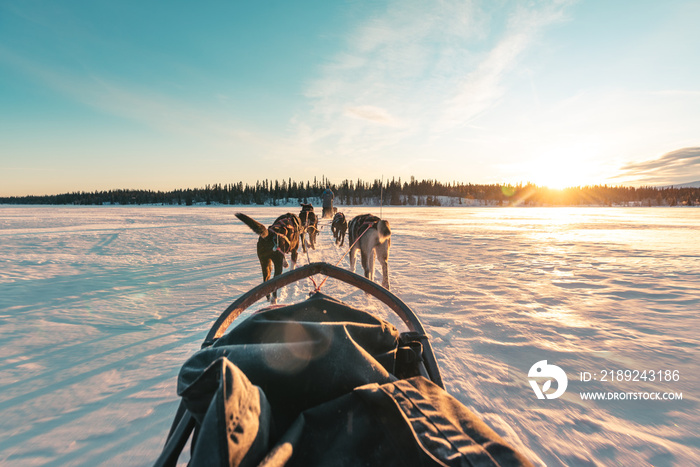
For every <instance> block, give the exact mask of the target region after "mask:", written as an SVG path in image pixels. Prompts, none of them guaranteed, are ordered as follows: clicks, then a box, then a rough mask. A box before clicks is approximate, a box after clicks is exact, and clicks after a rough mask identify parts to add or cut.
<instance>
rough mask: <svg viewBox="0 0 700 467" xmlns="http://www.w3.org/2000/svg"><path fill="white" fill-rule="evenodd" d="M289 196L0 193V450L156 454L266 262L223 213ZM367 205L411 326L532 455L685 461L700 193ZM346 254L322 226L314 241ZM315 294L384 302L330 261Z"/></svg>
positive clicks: (477, 405)
mask: <svg viewBox="0 0 700 467" xmlns="http://www.w3.org/2000/svg"><path fill="white" fill-rule="evenodd" d="M340 209H341V210H342V211H344V212H345V213H346V215H347V216H349V217H351V216H354V215H358V214H362V213H365V212H372V213H374V214H379V209H378V208H365V207H340ZM287 210H288V209H287V208H284V207H276V208H272V207H257V208H256V207H199V206H196V207H150V206H149V207H117V206H103V207H72V206H71V207H18V206H0V348H1V349H2V352H1V354H0V370H1V371H0V419H1V420H2V424H1V426H0V464H2V465H7V466H31V465H45V464H51V465H84V466H88V465H90V466H93V465H149V464H151V463H152V462H153V461H154V460H155V459H156V457H157V456H158V454H159V453H160V450H161V448H162V445H163V443H164V440H165V436H166V434H167V431H168V429H169V426H170V423H171V421H172V417H173V416H174V413H175V409H176V407H177V403H178V400H177V396H176V393H175V380H176V376H177V373H178V371H179V367H180V365H181V364H182V363H183V362H184V361H185V359H186V358H187V357H188V356H189V355H191V354H192V353H194V352H195V351H196V350H197V349H198V348H199V346H200V344H201V341H202V340H203V338H204V336H205V334H206V332H207V331H208V329H209V327H210V326H211V324H212V323H213V321H214V320H215V319H216V317H217V316H218V315H219V314H220V313H221V312H222V311H223V310H224V309H225V308H226V307H227V306H228V304H229V303H231V302H232V301H233V300H235V299H236V298H237V297H238V296H239V295H240V294H242V293H244V292H246V291H247V290H249V289H250V288H252V287H253V286H255V285H257V284H258V283H259V282H260V280H261V274H260V267H259V263H258V261H257V258H256V255H255V243H256V237H255V235H254V234H253V233H252V232H251V231H250V230H249V229H248V228H247V227H246V226H245V225H243V224H242V223H241V222H240V221H238V220H237V219H236V218H235V217H234V213H235V212H239V211H240V212H245V213H247V214H248V215H250V216H252V217H254V218H256V219H257V220H259V221H261V222H262V223H264V224H265V225H269V224H270V223H271V222H272V221H273V220H274V218H275V217H277V216H278V215H279V214H282V213H284V212H286V211H287ZM291 210H293V212H296V213H298V209H297V208H291ZM382 214H383V216H382V217H384V218H385V219H388V220H389V221H390V222H391V225H392V231H393V233H392V248H391V257H390V260H389V263H390V278H391V284H392V291H393V292H394V293H396V294H397V295H398V296H399V297H400V298H402V299H403V300H404V301H405V302H406V303H407V304H408V305H409V306H411V307H412V308H413V310H414V311H415V312H416V313H417V314H418V315H419V316H420V318H421V320H422V321H423V323H424V325H425V326H426V328H427V330H428V332H429V334H430V336H431V338H432V341H433V345H434V347H435V351H436V354H437V358H438V361H439V363H440V365H441V370H442V374H443V378H444V380H445V383H446V386H447V389H448V391H449V392H450V393H451V394H452V395H454V396H455V397H457V398H458V399H459V400H460V401H462V402H463V403H464V404H466V405H467V406H468V407H469V408H471V409H472V410H474V411H476V412H477V413H479V414H480V415H481V416H482V417H483V418H484V420H485V421H486V422H487V423H488V424H489V425H490V426H491V427H492V428H494V429H495V430H496V431H497V432H498V433H500V434H501V435H503V436H504V437H505V438H506V439H507V440H508V441H509V442H511V443H512V444H514V445H515V446H516V447H518V448H520V449H521V450H522V451H523V452H524V454H525V455H526V456H528V457H529V458H530V459H531V460H532V461H533V462H534V463H535V464H537V465H549V466H558V465H576V466H578V465H601V466H603V465H639V466H642V465H648V464H652V465H654V466H657V467H658V466H671V465H673V466H687V465H700V441H699V438H698V430H699V429H700V408H699V406H698V403H699V396H700V392H699V391H700V390H699V389H698V387H700V376H699V375H700V363H699V362H700V354H699V346H698V344H699V342H700V332H698V329H700V318H699V317H698V315H699V313H698V312H699V311H700V209H695V208H406V207H401V208H384V209H383V211H382ZM326 222H327V221H326ZM343 253H344V250H341V249H339V248H337V247H336V246H335V245H334V244H333V242H332V238H331V234H330V229H329V228H328V226H326V227H324V229H323V230H322V231H321V233H320V236H319V245H318V249H317V250H315V251H312V252H311V253H310V259H311V261H327V262H331V263H335V262H336V261H338V259H339V258H340V257H341V255H342V254H343ZM306 262H307V257H306V256H305V255H302V256H301V264H305V263H306ZM341 264H342V265H343V266H345V267H347V265H348V262H347V259H345V260H343V262H342V263H341ZM358 271H359V270H358ZM377 276H378V277H381V274H380V270H379V268H378V272H377ZM310 290H311V286H310V283H309V284H308V286H307V284H303V283H301V284H296V285H293V286H291V287H288V288H287V289H285V290H284V291H283V292H282V295H281V297H282V300H281V302H283V303H284V302H292V301H299V300H301V299H303V298H304V297H305V296H306V294H307V292H309V291H310ZM324 292H325V293H327V294H329V295H332V296H334V297H336V298H338V299H341V300H344V301H347V302H348V303H350V304H353V305H356V306H361V307H363V308H365V309H368V311H372V312H376V313H378V314H380V315H382V316H384V317H387V316H388V315H387V312H386V310H384V309H383V308H382V307H381V306H380V305H378V304H377V303H375V302H373V301H372V300H370V299H368V298H367V297H366V296H365V295H364V294H362V293H357V292H355V291H352V290H351V289H350V287H349V286H346V285H344V284H339V283H336V282H334V281H333V280H332V279H329V281H328V282H327V284H326V285H325V286H324ZM261 305H263V304H262V303H261ZM392 322H394V323H395V324H399V323H398V322H397V321H396V320H392ZM541 360H547V361H548V362H549V364H554V365H557V366H559V367H560V368H562V369H563V370H564V371H565V372H566V376H567V378H568V387H567V390H566V392H565V393H564V394H563V395H562V396H561V397H559V398H556V399H543V400H540V399H538V398H537V397H536V394H535V392H534V390H533V387H531V385H530V381H529V379H528V371H529V369H530V367H532V366H533V365H534V364H535V363H536V362H538V361H541ZM618 370H619V371H618ZM626 370H628V372H626ZM550 393H551V391H550ZM582 393H584V395H585V394H590V393H596V394H603V396H598V397H609V398H610V399H609V400H608V399H605V400H585V397H584V396H582ZM608 394H610V396H607V395H608ZM635 395H636V396H635ZM679 396H681V397H682V399H680V398H679ZM594 397H595V396H594ZM657 398H658V399H659V400H652V399H657Z"/></svg>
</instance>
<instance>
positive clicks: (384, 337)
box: [155, 263, 531, 466]
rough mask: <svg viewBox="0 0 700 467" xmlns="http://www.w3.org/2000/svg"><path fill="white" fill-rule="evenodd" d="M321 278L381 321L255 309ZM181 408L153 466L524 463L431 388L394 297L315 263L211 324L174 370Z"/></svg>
mask: <svg viewBox="0 0 700 467" xmlns="http://www.w3.org/2000/svg"><path fill="white" fill-rule="evenodd" d="M317 274H321V275H325V276H328V277H332V278H335V279H338V280H340V281H343V282H346V283H348V284H350V285H353V286H354V287H357V288H359V289H361V290H363V291H365V292H366V293H368V294H370V295H371V296H373V297H375V298H376V299H378V300H380V301H381V302H383V303H384V304H386V305H387V306H388V307H389V308H390V309H391V310H392V311H393V312H394V313H396V314H397V315H398V316H399V317H400V318H401V319H402V320H403V322H404V323H405V324H406V327H407V328H408V332H404V333H399V331H398V330H397V329H396V327H394V326H393V325H392V324H390V323H388V322H386V321H384V320H382V319H380V318H377V317H375V316H373V315H371V314H370V313H367V312H365V311H362V310H359V309H356V308H353V307H351V306H348V305H346V304H344V303H342V302H340V301H338V300H335V299H333V298H331V297H329V296H327V295H324V294H322V293H321V292H320V291H319V287H317V288H316V290H315V291H314V292H313V293H312V295H311V296H310V298H308V299H307V300H305V301H302V302H300V303H296V304H292V305H285V306H273V307H269V308H266V309H263V310H261V311H259V312H257V313H255V314H253V315H252V316H249V317H247V318H246V319H245V320H243V321H241V322H240V323H238V324H237V325H236V326H235V327H233V328H232V329H230V330H228V328H229V327H230V325H231V324H232V323H233V322H234V320H235V319H236V318H237V317H239V316H240V315H241V313H242V312H243V311H244V310H246V309H247V308H248V307H250V306H251V305H252V304H254V303H255V302H257V301H258V300H260V299H262V298H264V297H265V296H267V295H268V294H271V293H272V292H273V291H275V290H277V289H279V288H281V287H284V286H286V285H289V284H291V283H294V282H297V281H299V280H302V279H305V278H307V277H311V276H314V275H317ZM177 392H178V395H180V396H181V398H182V401H181V403H180V407H179V409H178V411H177V413H176V415H175V420H174V421H173V424H172V427H171V430H170V433H169V435H168V438H167V441H166V444H165V447H164V449H163V452H162V453H161V455H160V457H159V458H158V460H157V462H156V464H155V465H156V466H171V465H175V464H176V463H177V460H178V458H179V456H180V453H181V451H182V449H183V447H184V446H185V444H186V443H187V440H188V439H189V438H190V435H191V434H192V440H191V446H190V462H189V465H190V466H202V465H207V466H209V465H231V466H250V465H264V466H313V465H330V466H335V465H341V466H343V465H346V466H351V465H370V466H373V465H377V466H393V465H396V466H399V465H401V466H411V465H420V466H444V465H470V466H471V465H479V466H481V465H483V466H487V465H488V466H511V465H531V464H530V463H529V461H527V460H526V459H525V458H524V457H523V456H522V455H521V454H520V453H518V452H516V451H515V450H514V449H513V448H511V447H510V446H509V445H508V444H506V443H505V442H504V441H503V440H502V439H501V438H500V437H499V436H498V435H497V434H496V433H495V432H494V431H493V430H491V429H490V428H489V427H487V426H486V425H485V424H484V423H483V422H482V421H481V420H480V419H479V418H478V416H476V415H475V414H474V413H472V412H471V411H469V410H468V409H467V408H466V407H465V406H463V405H462V404H461V403H460V402H459V401H457V400H456V399H455V398H453V397H452V396H450V395H449V394H448V393H447V392H446V391H445V389H444V387H443V382H442V378H441V376H440V370H439V368H438V364H437V361H436V360H435V355H434V353H433V350H432V347H431V345H430V342H429V340H428V337H427V336H426V334H425V331H424V329H423V326H422V325H421V323H420V321H419V320H418V318H417V317H416V315H415V314H414V313H413V312H412V311H411V309H410V308H409V307H408V306H406V304H404V303H403V302H402V301H401V300H400V299H399V298H398V297H396V296H395V295H394V294H392V293H391V292H389V291H388V290H386V289H384V288H383V287H381V286H379V285H378V284H375V283H374V282H372V281H370V280H368V279H366V278H364V277H362V276H359V275H357V274H354V273H351V272H350V271H347V270H345V269H342V268H339V267H336V266H332V265H330V264H327V263H311V264H308V265H306V266H302V267H299V268H297V269H295V270H292V271H289V272H287V273H284V274H281V275H279V276H277V277H275V278H273V279H271V280H269V281H266V282H263V283H262V284H260V285H259V286H257V287H255V288H253V289H252V290H250V291H249V292H247V293H245V294H244V295H242V296H241V297H240V298H239V299H238V300H236V301H235V302H234V303H232V304H231V305H230V306H229V307H228V308H227V309H226V310H225V311H224V313H223V314H222V315H221V316H220V317H219V318H218V319H217V321H216V322H215V323H214V325H213V326H212V328H211V330H210V331H209V333H208V335H207V336H206V338H205V340H204V343H203V344H202V349H201V350H200V351H198V352H197V353H195V355H193V356H192V357H191V358H190V359H189V360H187V362H185V364H184V365H183V367H182V369H181V370H180V375H179V377H178V384H177Z"/></svg>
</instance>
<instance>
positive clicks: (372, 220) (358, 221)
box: [350, 214, 380, 243]
mask: <svg viewBox="0 0 700 467" xmlns="http://www.w3.org/2000/svg"><path fill="white" fill-rule="evenodd" d="M379 221H380V219H379V218H378V217H377V216H373V215H372V214H362V215H360V216H357V217H356V218H355V219H353V226H352V229H351V233H352V236H351V237H350V242H351V243H353V242H354V241H355V239H358V238H360V237H361V236H362V235H363V234H364V233H365V232H366V231H367V230H369V229H371V228H376V227H377V222H379Z"/></svg>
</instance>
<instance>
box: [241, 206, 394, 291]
mask: <svg viewBox="0 0 700 467" xmlns="http://www.w3.org/2000/svg"><path fill="white" fill-rule="evenodd" d="M325 204H326V203H325V200H324V209H323V217H324V218H327V217H330V216H333V220H332V222H331V232H332V233H333V239H334V240H335V243H336V245H338V246H341V247H342V246H343V244H344V243H345V234H346V232H347V235H348V244H349V245H351V246H350V252H349V259H350V270H351V271H352V272H355V264H356V262H357V253H358V251H359V253H360V260H361V263H362V269H364V273H365V277H366V278H368V279H369V280H374V261H375V255H376V257H377V259H378V260H379V264H380V265H381V267H382V286H383V287H384V288H386V289H389V247H390V246H391V228H390V226H389V221H386V220H383V219H380V218H379V217H377V216H373V215H371V214H361V215H359V216H355V217H354V218H353V219H352V220H351V221H350V222H348V221H347V220H346V219H345V215H344V214H343V213H342V212H338V209H337V208H332V207H331V208H328V207H327V206H325ZM236 217H237V218H238V219H240V220H241V221H243V223H245V224H246V225H247V226H248V227H250V228H251V230H252V231H253V232H255V233H256V234H258V245H257V253H258V259H259V260H260V266H261V267H262V275H263V281H267V280H269V279H270V278H271V277H273V275H274V276H278V275H279V274H282V269H283V268H284V267H287V266H288V263H287V261H286V255H287V254H289V255H290V258H291V260H292V267H294V266H295V265H296V262H297V259H298V257H299V252H298V249H299V246H300V245H301V247H302V250H303V251H304V252H306V251H307V243H308V247H309V248H311V249H314V250H315V249H316V237H317V236H318V232H319V228H318V216H317V215H316V213H315V212H314V208H313V206H312V205H311V204H306V203H302V204H301V212H300V213H299V215H298V216H297V215H296V214H293V213H290V212H288V213H286V214H283V215H281V216H279V217H278V218H277V219H275V221H274V222H273V223H272V225H270V226H269V227H265V226H264V225H263V224H261V223H260V222H258V221H256V220H255V219H253V218H251V217H249V216H247V215H245V214H242V213H236ZM307 237H308V242H307V240H306V238H307ZM276 295H277V293H276V292H275V293H274V294H273V296H272V299H271V300H272V301H274V300H275V299H276ZM268 299H270V297H268Z"/></svg>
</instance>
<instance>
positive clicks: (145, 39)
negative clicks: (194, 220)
mask: <svg viewBox="0 0 700 467" xmlns="http://www.w3.org/2000/svg"><path fill="white" fill-rule="evenodd" d="M698 17H700V2H697V1H696V0H668V1H664V2H659V1H647V0H640V1H636V2H629V1H621V0H611V1H603V0H591V1H585V0H583V1H562V0H554V1H548V0H543V1H539V0H535V1H514V2H511V1H506V0H496V1H477V0H474V1H450V0H444V1H423V0H416V1H414V0H397V1H391V0H388V1H359V0H358V1H350V0H347V1H333V2H329V1H321V0H318V1H294V2H289V1H266V0H260V1H242V0H237V1H201V2H196V3H193V2H184V1H169V2H153V1H131V0H125V1H119V2H113V1H106V0H91V1H71V0H65V1H61V2H55V1H48V0H46V1H37V0H24V1H8V0H0V196H25V195H44V194H58V193H65V192H73V191H95V190H99V191H101V190H110V189H151V190H166V191H167V190H174V189H178V188H195V187H203V186H205V185H207V184H214V183H221V184H226V183H237V182H238V181H242V182H244V183H253V184H254V183H255V182H256V181H257V180H263V179H270V180H286V179H289V178H291V179H293V180H295V181H305V180H313V179H314V177H318V178H320V177H322V176H325V177H326V178H327V179H329V180H330V181H331V182H334V183H340V182H342V181H343V180H346V179H350V180H357V179H362V180H365V181H372V180H375V179H380V178H382V177H383V178H384V179H388V178H401V179H402V180H404V181H405V180H408V179H410V177H411V176H413V177H415V178H416V179H418V180H423V179H436V180H439V181H442V182H451V181H457V182H463V183H513V184H515V183H528V182H531V183H536V184H539V185H547V186H550V187H554V188H561V187H565V186H578V185H590V184H608V185H631V186H642V185H645V186H648V185H652V186H662V185H670V184H681V183H687V182H693V181H697V180H700V80H699V79H698V76H700V58H698V57H700V55H698V51H699V50H700V28H698V27H697V24H696V23H697V21H696V20H697V18H698Z"/></svg>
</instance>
